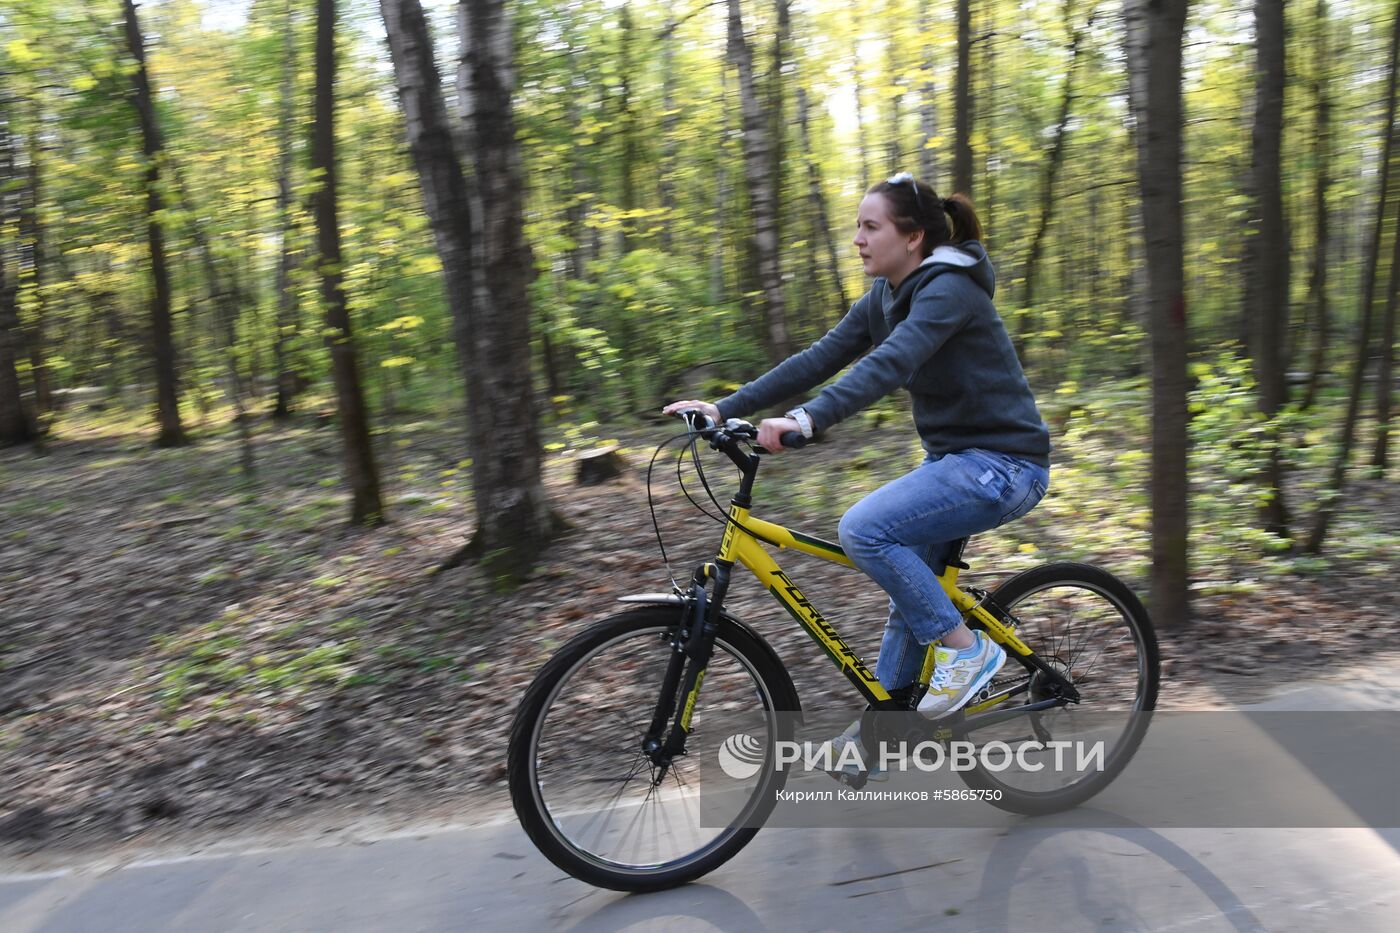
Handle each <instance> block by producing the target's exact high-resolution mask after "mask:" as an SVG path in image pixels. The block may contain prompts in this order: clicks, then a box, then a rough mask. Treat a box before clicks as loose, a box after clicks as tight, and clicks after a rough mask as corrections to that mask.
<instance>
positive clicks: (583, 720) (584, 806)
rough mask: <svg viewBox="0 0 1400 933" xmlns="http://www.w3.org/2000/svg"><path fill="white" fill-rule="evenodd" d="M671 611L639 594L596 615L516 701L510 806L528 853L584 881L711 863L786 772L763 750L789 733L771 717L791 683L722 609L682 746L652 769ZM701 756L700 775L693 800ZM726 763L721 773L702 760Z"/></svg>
mask: <svg viewBox="0 0 1400 933" xmlns="http://www.w3.org/2000/svg"><path fill="white" fill-rule="evenodd" d="M681 621H682V613H681V608H680V607H679V606H644V607H640V608H637V609H633V610H629V611H627V612H622V613H619V614H618V615H615V616H613V617H611V618H609V619H606V620H604V621H602V622H599V623H598V624H597V625H595V626H593V627H591V628H589V629H588V630H586V631H585V632H583V633H582V634H580V635H579V636H578V637H576V638H574V639H573V640H572V641H570V642H569V643H568V644H566V645H565V646H564V647H563V648H561V649H560V650H559V652H558V653H557V654H556V655H555V656H554V657H553V658H551V659H550V661H549V662H548V663H547V664H546V665H545V666H544V667H543V668H542V669H541V670H540V672H539V674H538V675H536V677H535V680H534V682H533V683H532V684H531V685H530V687H529V689H528V690H527V691H526V693H525V696H524V698H523V699H522V700H521V703H520V706H519V708H518V710H517V711H516V716H515V723H514V725H513V726H512V728H511V736H510V751H509V782H510V793H511V800H512V802H513V803H514V805H515V812H516V815H517V816H519V818H520V824H521V826H522V827H524V829H525V832H526V833H527V834H528V835H529V836H530V839H531V840H532V841H533V842H534V843H535V845H536V846H537V847H538V848H539V850H540V852H542V853H543V854H544V855H545V856H546V857H547V858H548V859H549V860H550V861H551V862H553V863H554V864H555V865H557V866H559V867H560V868H562V869H563V870H564V871H566V872H568V873H569V874H570V875H573V876H574V877H575V878H578V879H579V880H581V881H585V882H588V883H589V884H594V885H597V886H599V887H605V888H612V889H614V890H618V891H652V890H658V889H661V888H668V887H673V886H675V885H679V884H684V883H686V882H688V881H691V880H694V879H695V878H698V877H700V876H701V875H704V874H706V873H707V872H710V871H713V870H714V869H715V868H717V867H719V866H720V865H722V864H723V863H724V862H726V861H728V860H729V859H730V858H732V857H733V856H734V855H735V854H736V853H737V852H738V851H739V850H740V849H742V848H743V847H744V846H745V845H746V844H747V843H748V842H749V840H750V839H752V838H753V836H754V834H755V833H756V832H758V829H757V827H758V825H759V824H760V823H761V822H762V820H763V818H764V817H765V816H766V815H767V813H768V811H769V810H770V809H771V808H772V806H773V803H774V801H775V799H776V793H777V791H778V790H781V789H782V786H783V783H784V781H785V778H786V772H784V771H782V770H779V769H777V768H775V767H774V766H773V761H774V749H775V743H776V742H777V741H778V740H780V739H781V740H790V739H791V738H792V717H790V716H781V717H780V716H778V715H777V713H778V711H780V710H795V709H797V696H796V693H795V691H794V690H793V687H792V681H791V679H790V678H789V677H788V675H787V672H786V671H785V670H784V669H783V667H782V665H781V663H780V662H779V661H778V659H777V656H776V655H774V654H773V653H772V651H771V650H770V649H768V648H767V647H766V646H765V645H764V644H763V642H762V641H761V640H759V639H758V637H757V636H756V635H754V634H752V633H751V632H749V631H748V630H746V629H745V628H744V627H742V626H741V625H739V624H737V623H735V622H733V621H731V620H729V619H727V618H726V619H724V620H723V621H722V623H721V625H720V628H719V631H718V633H717V634H716V636H715V646H714V653H713V654H712V656H711V658H710V663H709V665H708V666H707V668H706V670H705V677H704V680H703V682H702V684H701V688H700V691H699V695H698V698H697V701H696V704H695V708H694V712H693V714H692V718H691V733H690V735H689V737H688V739H687V741H686V751H685V754H684V755H682V756H678V757H676V758H674V759H673V760H672V761H670V762H669V763H668V764H667V765H666V766H665V767H661V766H659V765H658V764H656V763H655V762H654V761H653V760H652V759H651V758H650V757H648V755H647V754H646V753H645V752H644V751H643V740H644V736H645V734H646V732H647V730H648V728H649V727H650V725H651V722H652V717H653V715H654V714H655V712H656V708H657V703H658V700H659V698H660V692H661V687H662V683H663V679H664V676H665V672H666V668H667V665H668V664H669V663H670V660H671V658H672V656H673V654H674V649H673V648H672V647H671V642H672V640H673V637H674V634H675V631H676V628H677V626H678V625H679V624H680V623H681ZM684 699H685V698H680V701H681V702H684ZM669 728H670V726H669V724H668V729H669ZM662 737H663V738H664V734H663V736H662ZM701 762H706V769H707V770H706V775H707V779H713V780H712V783H711V784H710V785H709V786H707V787H706V789H705V790H706V793H705V795H704V797H703V798H702V797H701V793H700V791H701V788H700V782H699V777H700V763H701ZM725 764H728V765H731V766H732V767H726V768H725V770H724V776H723V778H721V777H720V775H719V774H717V773H716V771H714V770H712V769H714V768H715V767H716V766H717V765H725ZM755 766H756V767H755ZM731 770H732V771H734V772H736V773H737V774H738V778H737V779H735V780H730V778H734V775H732V774H730V771H731ZM750 771H752V773H748V772H750Z"/></svg>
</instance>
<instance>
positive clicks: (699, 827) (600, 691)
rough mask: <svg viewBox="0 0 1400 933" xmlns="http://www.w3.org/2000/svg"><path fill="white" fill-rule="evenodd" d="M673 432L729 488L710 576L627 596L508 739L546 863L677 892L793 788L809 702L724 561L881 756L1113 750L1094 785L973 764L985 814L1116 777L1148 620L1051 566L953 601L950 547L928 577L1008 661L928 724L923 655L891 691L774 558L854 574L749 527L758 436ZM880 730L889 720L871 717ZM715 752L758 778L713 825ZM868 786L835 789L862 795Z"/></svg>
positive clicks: (1134, 723)
mask: <svg viewBox="0 0 1400 933" xmlns="http://www.w3.org/2000/svg"><path fill="white" fill-rule="evenodd" d="M685 417H686V419H687V422H688V424H689V427H690V431H689V432H688V433H687V435H685V437H686V438H687V439H688V447H689V450H690V452H691V454H692V456H693V457H694V458H695V462H696V467H697V470H700V475H701V479H702V481H704V474H703V470H702V469H701V468H700V462H699V458H698V454H697V453H696V447H697V443H698V441H700V440H704V441H708V443H709V445H710V446H711V447H712V448H713V449H715V450H717V451H720V452H721V453H723V454H724V455H725V456H727V457H728V458H729V459H730V460H731V461H732V462H733V463H734V464H735V466H737V467H738V469H739V472H740V484H739V491H738V493H737V494H736V495H735V496H734V498H733V500H732V502H731V503H730V506H729V510H728V516H727V518H725V519H723V525H724V529H723V537H722V538H721V540H720V544H719V548H718V551H717V553H716V555H715V558H714V560H713V561H710V562H706V563H704V564H702V565H701V566H700V567H698V568H696V570H695V572H694V574H693V575H692V577H691V580H690V583H689V586H688V587H684V588H683V587H680V586H675V587H674V588H673V589H674V591H673V592H671V593H654V594H640V595H636V596H628V597H624V598H623V600H622V601H623V602H627V603H633V604H635V605H633V606H632V607H631V608H629V609H627V610H625V611H623V612H620V613H618V614H616V615H613V616H611V617H609V618H607V619H604V620H602V621H600V622H598V623H596V624H595V625H593V626H591V627H590V628H588V629H587V630H585V631H584V632H582V633H581V634H579V635H578V636H577V637H575V638H574V639H572V640H571V641H569V642H568V643H567V644H566V645H564V646H563V647H562V648H561V649H559V651H558V652H557V653H556V654H555V655H554V656H553V657H552V658H551V659H550V660H549V661H548V663H546V664H545V665H544V667H543V668H542V669H541V670H540V672H539V673H538V674H537V675H536V677H535V679H534V681H533V682H532V683H531V685H530V687H529V689H528V690H527V691H526V693H525V695H524V697H523V699H522V700H521V702H520V705H519V707H518V709H517V712H516V716H515V720H514V724H513V726H512V729H511V736H510V748H509V752H508V757H509V761H508V765H509V784H510V791H511V797H512V801H513V803H514V806H515V811H516V814H517V815H518V816H519V818H520V822H521V825H522V826H523V827H524V829H525V831H526V833H527V834H529V836H530V838H531V840H532V841H533V842H534V843H535V845H536V846H538V847H539V849H540V851H541V852H542V853H543V854H544V855H545V856H546V857H548V858H549V859H550V860H551V861H552V862H554V864H556V865H558V866H559V867H560V868H562V869H563V870H564V871H566V872H568V873H569V874H571V875H573V876H574V877H576V878H579V879H581V880H583V881H586V882H588V883H591V884H595V885H598V886H600V887H606V888H613V889H616V890H625V891H646V890H657V889H660V888H666V887H671V886H674V885H678V884H684V883H686V882H688V881H691V880H694V879H695V878H698V877H700V876H701V875H704V874H706V873H707V872H710V871H712V870H714V869H715V868H717V867H718V866H720V865H721V864H723V863H724V862H725V861H727V860H728V859H730V858H732V857H733V856H734V855H735V854H736V853H737V852H738V851H739V850H740V849H742V848H743V847H744V845H746V844H747V843H748V842H749V840H750V839H752V838H753V836H754V834H755V833H756V832H757V831H758V827H759V825H761V823H762V822H763V819H764V818H765V817H766V816H767V815H768V813H769V811H770V810H771V809H772V807H773V805H774V802H775V800H776V799H777V797H778V791H780V790H782V788H783V786H784V783H785V781H786V779H787V772H786V771H785V770H784V769H783V768H781V767H775V766H774V761H775V748H777V743H779V742H781V741H791V740H792V739H793V735H794V731H795V729H794V718H795V715H800V711H801V704H800V702H799V700H798V696H797V691H796V689H795V687H794V686H793V682H792V678H791V677H790V676H789V674H788V672H787V670H786V668H785V667H784V665H783V662H782V660H781V659H780V658H779V657H778V655H777V653H776V652H775V651H774V650H773V649H772V647H770V646H769V644H768V643H767V642H766V641H765V640H764V639H763V637H762V636H761V635H759V634H758V633H757V632H756V631H754V629H753V628H751V627H750V626H749V625H747V624H746V623H744V622H743V621H741V620H740V619H738V618H736V617H735V616H734V615H733V614H732V613H731V612H729V611H728V610H727V609H726V608H725V605H724V600H725V594H726V592H727V591H728V588H729V583H730V578H731V574H732V571H733V568H734V566H735V565H736V564H737V565H742V566H743V567H746V568H747V569H748V570H749V571H750V572H752V573H753V574H754V576H755V577H757V578H758V580H759V581H760V582H761V584H762V585H763V587H764V588H765V589H767V591H768V592H769V593H770V594H771V595H772V596H773V597H774V598H775V599H777V600H778V602H779V603H781V604H782V606H783V607H784V608H785V609H786V610H787V611H788V612H789V613H790V614H791V615H792V617H793V618H794V619H795V620H796V621H797V623H798V624H799V625H801V626H802V628H803V629H805V630H806V631H807V633H808V634H809V635H811V637H812V639H813V640H814V641H815V642H816V643H817V644H818V645H819V646H820V647H821V649H822V650H823V651H824V652H825V653H826V655H827V656H828V658H830V660H831V661H832V663H833V664H834V665H835V666H836V667H837V668H838V669H839V670H840V671H841V673H842V674H844V675H845V677H846V678H847V680H848V681H849V682H850V683H851V685H852V686H853V687H854V688H855V689H856V691H857V692H858V693H859V694H860V696H861V697H862V698H863V701H864V704H865V706H866V709H867V713H866V715H865V717H864V718H863V719H862V727H861V739H862V742H863V743H864V744H865V746H866V747H867V749H870V748H873V746H874V743H875V742H876V741H886V740H891V739H901V740H903V739H910V738H913V739H916V740H917V739H933V740H935V741H948V740H951V739H970V740H972V741H985V740H987V739H988V738H989V737H992V736H996V737H999V738H1000V737H1003V736H1004V735H1006V730H1008V729H1010V730H1012V731H1019V732H1021V733H1024V732H1025V731H1026V730H1027V729H1029V730H1030V734H1031V735H1032V736H1033V737H1035V738H1037V739H1038V740H1040V741H1041V742H1049V741H1051V740H1052V739H1060V738H1063V737H1065V736H1066V735H1073V734H1076V730H1083V729H1085V728H1090V729H1091V730H1092V731H1093V733H1094V734H1095V735H1096V736H1097V737H1098V738H1099V739H1101V740H1102V739H1106V745H1105V748H1106V753H1105V755H1104V758H1103V761H1102V763H1101V764H1102V767H1100V768H1098V769H1094V770H1090V771H1088V772H1086V773H1073V774H1070V775H1068V776H1066V775H1063V774H1059V773H1053V772H1052V773H1047V772H1046V771H1041V770H1037V771H1035V772H1034V773H1031V772H1013V773H1007V772H1005V771H1000V770H999V771H993V770H990V769H988V768H987V767H984V766H978V767H974V768H973V769H971V770H968V771H964V772H962V777H963V780H964V781H965V782H966V783H967V784H968V785H969V786H971V787H973V788H976V789H979V790H981V791H995V793H994V794H993V793H988V794H986V796H985V797H983V798H982V799H986V800H988V801H989V802H991V803H992V804H993V805H995V806H998V807H1001V808H1003V809H1006V810H1011V811H1013V812H1017V813H1024V814H1043V813H1051V812H1055V811H1058V810H1063V809H1067V808H1069V807H1074V806H1077V805H1079V804H1080V803H1082V802H1084V801H1085V800H1087V799H1089V798H1090V797H1092V796H1093V795H1094V794H1096V793H1098V792H1099V791H1101V790H1102V789H1103V788H1104V787H1106V786H1107V785H1108V784H1109V782H1111V781H1112V780H1113V779H1114V777H1116V776H1117V775H1118V773H1119V772H1120V771H1122V769H1123V767H1124V766H1126V765H1127V763H1128V761H1129V759H1130V758H1131V757H1132V755H1133V753H1134V752H1135V751H1136V750H1137V747H1138V745H1139V744H1140V742H1141V741H1142V737H1143V734H1144V732H1145V730H1146V728H1147V717H1146V716H1141V715H1138V714H1140V713H1144V712H1146V711H1149V710H1152V709H1153V708H1154V706H1155V704H1156V699H1157V689H1158V681H1159V662H1158V653H1157V642H1156V637H1155V635H1154V634H1153V630H1152V625H1151V622H1150V620H1149V619H1148V615H1147V612H1146V610H1145V609H1144V608H1143V606H1142V603H1141V602H1140V601H1139V600H1138V598H1137V597H1136V596H1135V595H1134V594H1133V592H1132V590H1131V589H1129V588H1128V586H1127V585H1126V584H1124V583H1123V582H1122V581H1121V580H1119V579H1118V578H1117V577H1115V576H1113V575H1112V574H1110V573H1108V572H1107V571H1105V570H1103V569H1100V568H1098V567H1093V566H1090V565H1087V564H1079V563H1065V562H1061V563H1052V564H1046V565H1043V566H1040V567H1036V568H1033V569H1031V570H1027V571H1024V572H1021V573H1018V574H1016V575H1015V576H1012V577H1010V578H1009V579H1007V580H1006V581H1004V582H1003V583H1001V585H999V586H998V587H997V588H996V589H995V590H993V591H991V592H985V591H982V590H979V589H976V588H967V589H963V588H960V587H959V586H958V583H957V579H958V572H959V571H960V570H963V569H966V567H967V565H966V564H964V563H963V562H962V551H963V547H964V546H965V544H966V539H964V540H963V541H961V542H958V543H957V544H956V546H955V547H954V549H953V552H952V554H951V556H950V559H949V560H948V562H947V566H946V568H945V569H944V570H943V572H942V573H941V574H940V576H939V579H940V580H941V582H942V584H943V586H944V588H945V590H946V591H947V593H948V595H949V596H950V597H951V598H952V600H953V602H954V604H955V605H956V606H957V607H958V609H959V610H961V611H962V612H963V614H964V616H965V618H966V619H967V622H968V624H969V625H970V626H972V627H974V628H980V629H982V630H983V631H985V632H986V633H987V634H988V635H989V636H990V637H991V638H993V639H994V640H996V641H997V642H998V643H1000V644H1001V645H1002V646H1003V647H1004V648H1005V649H1006V651H1007V655H1008V660H1007V663H1006V665H1005V667H1003V669H1002V671H1001V672H1000V674H999V675H998V676H997V677H996V678H995V679H994V680H993V681H992V683H991V684H989V685H988V686H987V687H986V688H985V689H984V690H983V691H982V692H981V693H980V694H978V695H977V696H976V697H975V698H974V699H973V700H972V701H971V702H970V703H969V704H968V706H967V707H965V708H964V709H963V710H960V711H958V712H957V713H954V714H953V715H952V716H949V717H944V718H943V719H939V720H936V721H928V720H925V719H924V718H923V717H922V716H919V715H918V714H917V713H913V712H912V711H913V710H914V709H915V708H916V707H917V705H918V701H919V699H920V697H921V696H922V695H923V693H924V691H925V690H926V689H927V686H928V680H929V677H930V675H931V673H932V669H933V650H932V648H933V646H930V648H929V651H928V655H927V657H926V659H925V662H924V666H923V671H922V674H921V676H920V678H919V680H918V681H916V682H915V683H913V684H910V685H908V686H906V687H900V688H898V689H896V690H886V689H885V687H884V686H882V685H881V684H880V682H879V680H877V679H876V677H875V675H874V674H873V672H872V671H871V670H870V668H869V667H868V666H867V665H866V664H865V662H864V661H862V660H861V658H859V657H858V656H857V655H856V653H855V652H854V651H852V650H851V648H850V646H849V645H848V644H847V642H846V640H845V639H844V638H842V637H841V635H840V634H839V633H838V632H837V630H836V628H835V627H834V626H833V625H832V623H831V622H830V621H829V620H828V619H827V617H826V616H825V615H824V614H823V613H822V612H821V611H820V610H819V609H818V608H817V607H816V606H814V605H813V604H812V602H811V601H810V600H809V599H808V598H807V597H805V596H804V595H803V594H802V592H801V590H800V589H799V588H798V587H797V585H796V583H794V581H793V580H792V578H791V577H789V576H788V575H787V574H786V573H785V572H784V571H783V570H782V568H780V567H779V566H778V564H777V562H776V561H775V560H774V559H773V557H772V556H771V555H770V554H769V552H768V550H767V548H770V547H771V548H777V549H789V550H794V551H799V552H802V553H804V554H809V555H812V556H814V557H817V558H820V559H822V560H826V561H830V562H832V563H836V564H841V565H843V566H848V567H849V566H853V565H852V564H851V561H850V559H849V558H848V557H847V556H846V555H845V553H844V551H843V550H842V548H841V547H840V546H839V545H838V544H834V543H832V542H830V541H825V540H822V539H821V538H817V537H814V536H811V535H807V534H803V533H801V532H797V531H792V530H789V529H788V528H785V527H783V526H782V525H779V524H776V523H773V522H768V521H764V520H763V519H760V518H756V517H755V516H754V515H753V514H752V512H751V510H752V507H753V502H752V498H753V487H754V481H755V479H756V477H757V475H758V469H759V466H760V464H761V462H762V460H761V455H763V454H765V453H767V451H765V450H763V449H762V448H761V447H757V446H756V445H755V444H754V440H755V438H756V437H757V432H756V430H755V429H754V427H753V425H751V424H749V423H748V422H745V421H740V420H738V419H731V420H730V421H728V422H727V423H725V424H723V425H717V426H716V425H710V424H709V423H708V421H705V420H703V419H702V416H700V415H699V414H698V413H690V412H688V413H685ZM783 443H784V446H791V447H798V446H803V444H804V443H805V439H804V438H803V437H802V435H800V434H796V433H793V434H787V435H784V437H783ZM662 446H663V447H664V446H665V445H664V444H663V445H662ZM658 453H659V450H658ZM705 485H706V489H707V490H708V488H709V486H708V483H707V482H706V484H705ZM711 498H712V499H713V496H711ZM663 552H664V548H663ZM1087 712H1092V713H1093V714H1094V716H1095V717H1097V718H1095V719H1094V720H1093V724H1092V726H1091V727H1086V726H1085V725H1084V723H1085V722H1086V719H1085V718H1084V715H1083V714H1084V713H1087ZM886 713H894V714H898V715H894V716H887V715H877V714H886ZM741 716H747V717H748V719H747V720H746V721H747V722H756V723H758V726H757V727H756V728H755V727H752V726H750V727H749V728H747V729H746V730H745V736H744V738H745V740H746V741H747V742H748V743H749V745H750V747H748V748H747V749H745V748H740V747H734V746H733V745H732V742H733V740H734V738H735V736H733V735H732V734H730V733H729V732H728V731H727V730H726V729H725V728H723V727H722V725H721V724H723V723H730V722H734V721H736V719H735V717H741ZM707 722H709V723H710V725H711V727H710V728H708V729H707ZM754 733H758V734H757V735H755V734H754ZM726 742H728V743H730V744H728V745H727V744H725V743H726ZM724 752H729V753H731V754H739V755H741V756H742V755H744V754H746V753H747V755H748V758H749V759H751V760H752V761H753V762H755V763H756V764H757V765H758V767H757V768H756V769H755V773H754V774H753V776H752V779H751V780H750V781H749V782H748V783H747V784H746V785H744V788H743V791H742V793H740V794H738V795H737V796H735V795H732V794H731V795H730V796H729V797H728V798H726V800H727V803H728V808H727V809H726V810H725V811H724V814H723V816H722V817H720V818H719V819H716V817H715V814H714V812H713V809H711V810H710V811H705V810H703V808H702V802H701V800H700V790H699V787H698V784H699V780H698V776H699V762H701V761H714V760H716V757H717V756H719V755H721V754H722V753H724ZM863 780H864V778H863V776H861V775H859V774H858V775H856V776H855V777H854V779H852V778H850V777H847V781H848V782H850V783H853V784H855V785H857V786H859V784H860V783H863Z"/></svg>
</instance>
